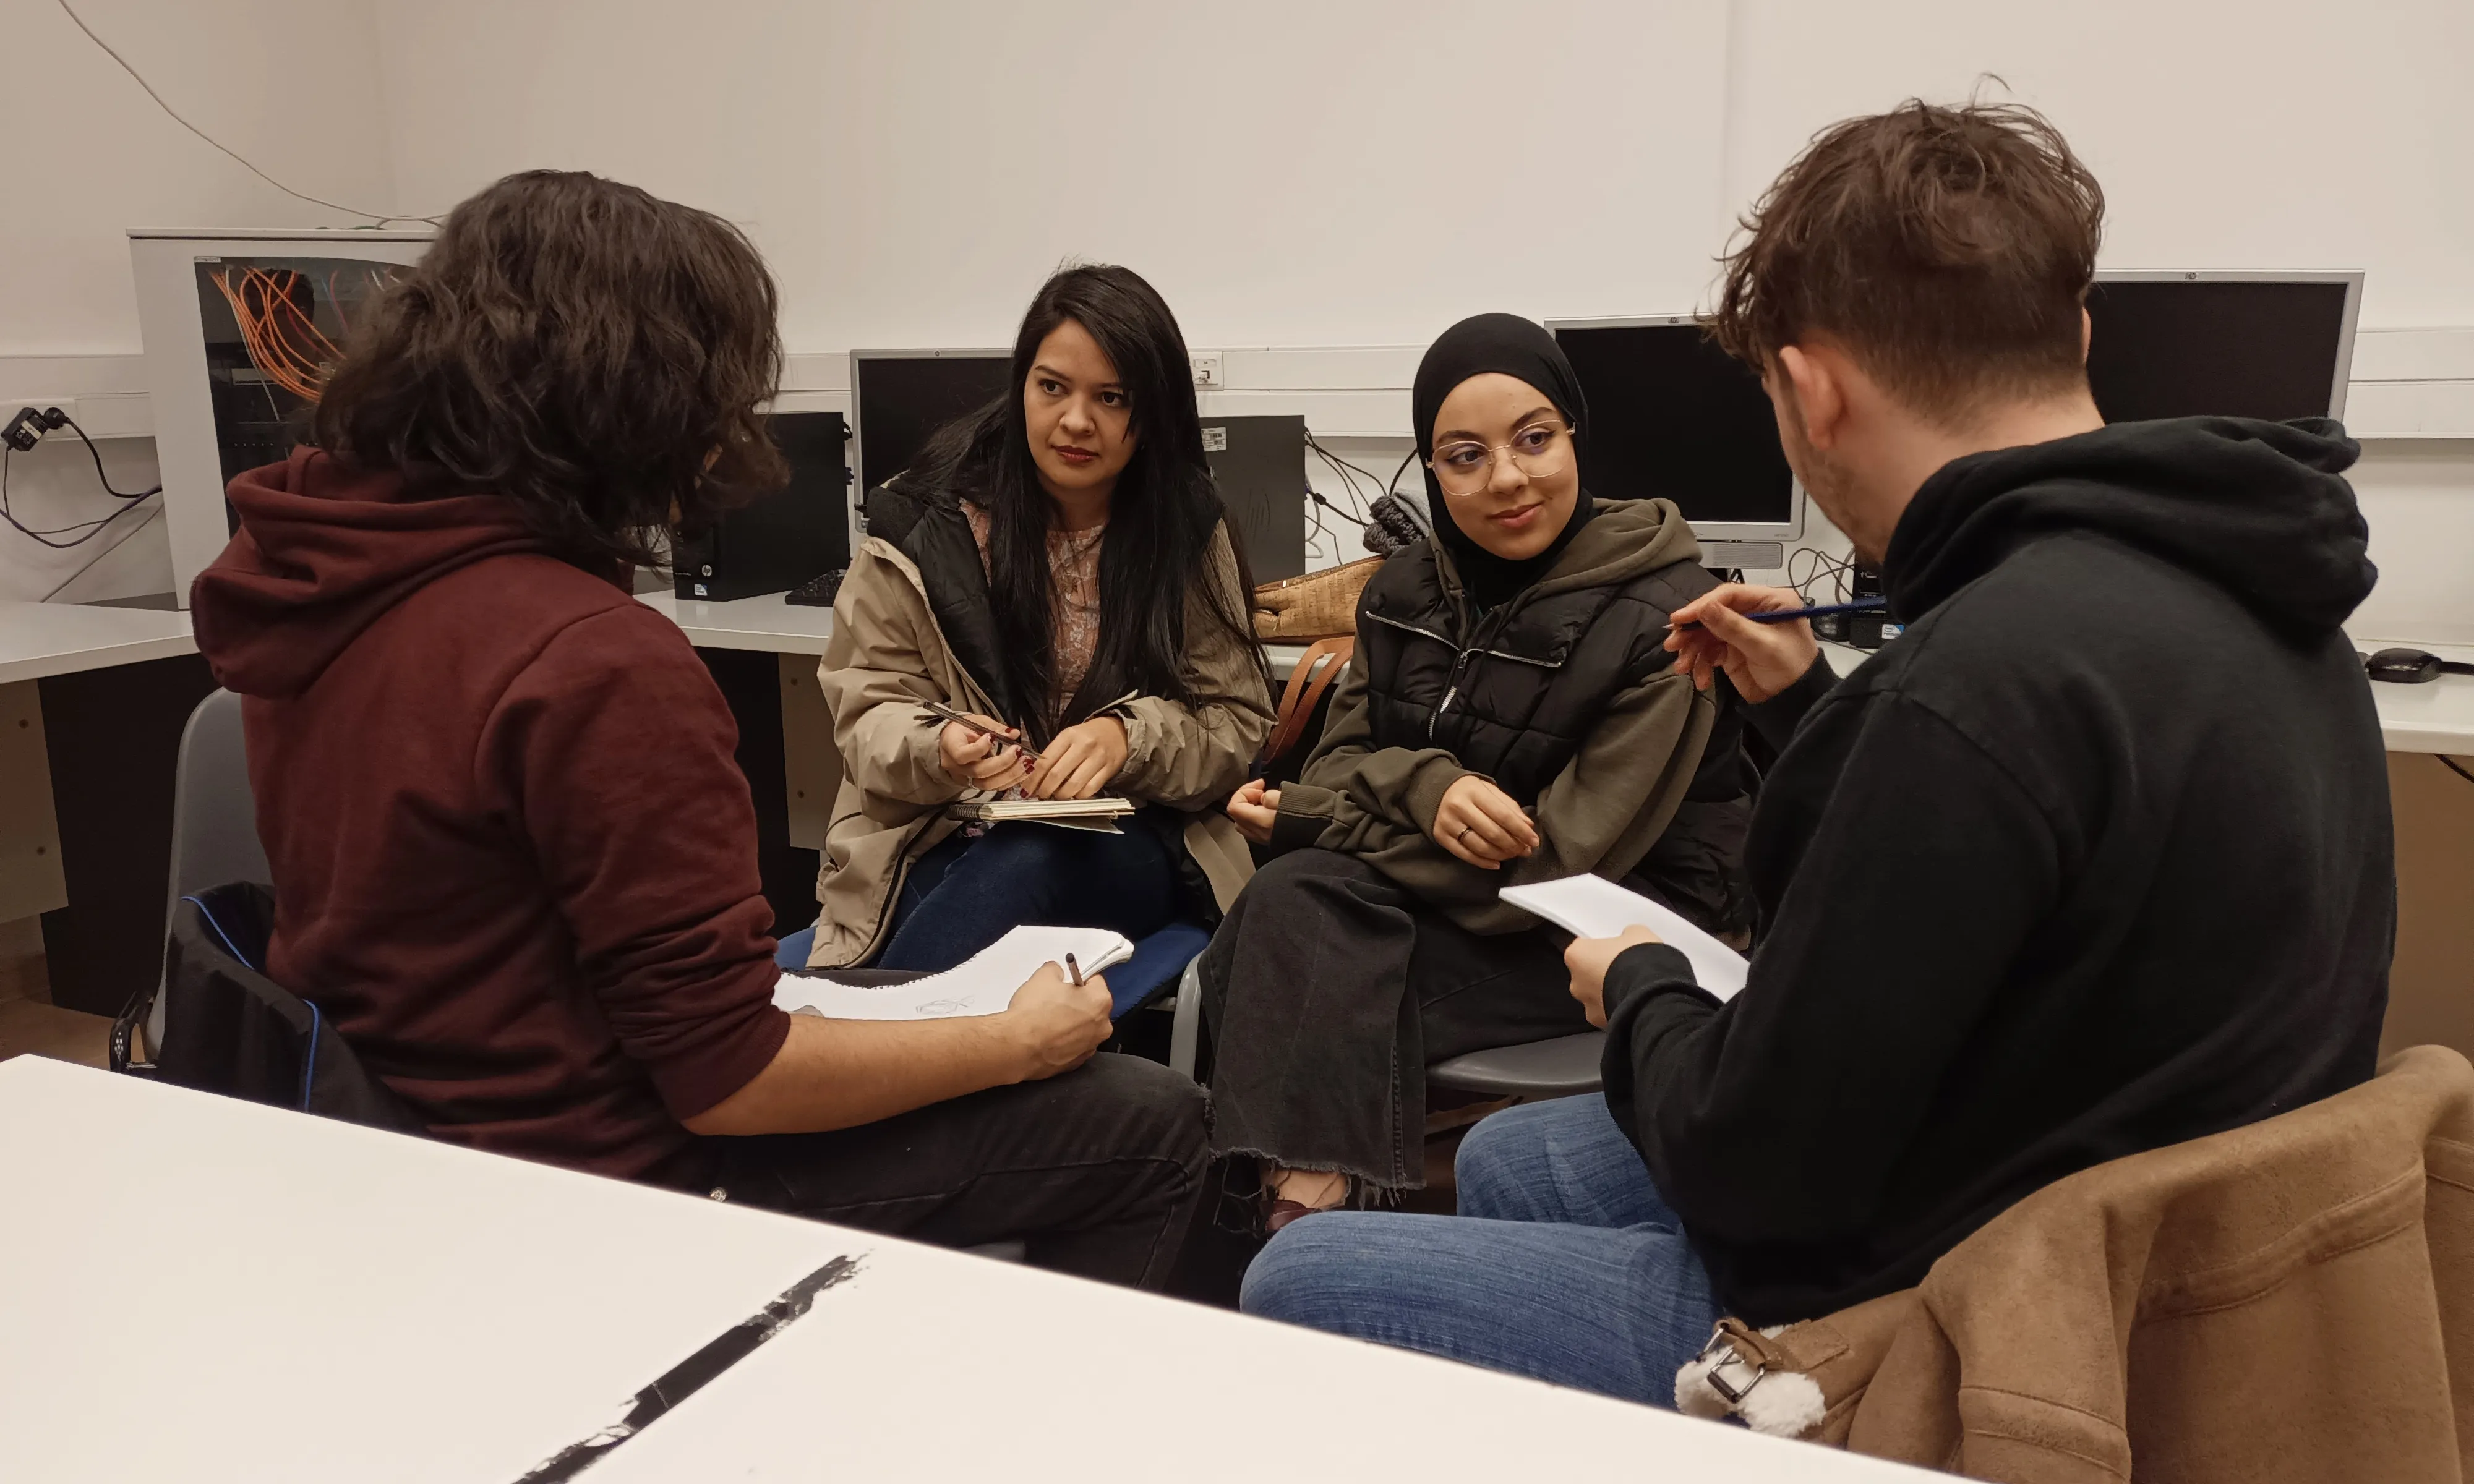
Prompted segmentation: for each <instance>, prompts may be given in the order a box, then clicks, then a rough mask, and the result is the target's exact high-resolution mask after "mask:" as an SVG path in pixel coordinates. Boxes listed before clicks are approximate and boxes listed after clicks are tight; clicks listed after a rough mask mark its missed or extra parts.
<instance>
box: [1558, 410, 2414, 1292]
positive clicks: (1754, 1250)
mask: <svg viewBox="0 0 2474 1484" xmlns="http://www.w3.org/2000/svg"><path fill="white" fill-rule="evenodd" d="M2357 451H2358V450H2357V448H2356V446H2355V444H2354V443H2352V442H2351V441H2350V440H2348V439H2347V438H2345V436H2344V434H2343V432H2342V430H2341V429H2340V428H2338V427H2337V426H2336V425H2335V424H2333V423H2325V422H2312V423H2295V424H2286V425H2278V424H2273V423H2262V422H2247V421H2237V420H2233V419H2185V420H2179V421H2171V422H2149V423H2124V424H2120V425H2117V426H2113V427H2108V428H2104V429H2101V430H2099V431H2097V432H2093V433H2088V434H2084V435H2082V436H2079V437H2076V438H2069V439H2062V440H2059V441H2056V442H2053V443H2040V444H2035V445H2032V446H2028V447H2023V448H2010V449H2002V450H2000V451H1996V452H1992V453H1984V454H1977V455H1974V456H1971V457H1969V458H1965V459H1960V460H1957V461H1955V462H1953V463H1952V464H1951V465H1949V466H1948V467H1945V468H1943V469H1942V470H1941V471H1940V472H1938V473H1936V474H1935V475H1934V476H1933V477H1932V478H1931V479H1930V480H1928V481H1927V482H1926V484H1925V486H1924V488H1923V489H1922V490H1921V491H1918V492H1917V494H1916V497H1915V500H1914V503H1913V504H1912V505H1910V506H1909V507H1908V509H1907V511H1906V513H1905V515H1904V517H1902V519H1901V520H1900V522H1899V526H1898V529H1897V530H1896V532H1895V533H1894V534H1893V535H1892V538H1891V541H1890V550H1889V554H1888V557H1887V560H1886V561H1885V562H1884V566H1883V575H1884V578H1885V580H1886V584H1887V586H1888V590H1889V593H1890V602H1891V607H1892V609H1893V610H1894V611H1895V612H1896V613H1897V615H1898V616H1899V617H1900V618H1901V619H1902V620H1904V622H1905V623H1906V624H1907V626H1908V627H1907V630H1906V633H1905V635H1904V637H1902V638H1900V639H1899V640H1897V641H1896V642H1894V643H1892V644H1891V645H1890V646H1889V647H1888V648H1886V649H1884V650H1882V651H1881V652H1880V654H1879V655H1877V656H1875V657H1874V658H1872V659H1871V660H1870V661H1869V662H1867V663H1866V664H1865V665H1864V666H1863V668H1861V669H1859V670H1857V671H1856V673H1855V674H1854V675H1852V676H1849V677H1848V678H1847V680H1846V681H1844V682H1839V683H1837V684H1835V685H1834V686H1833V685H1832V684H1831V681H1830V679H1829V675H1828V666H1827V664H1826V662H1824V663H1816V664H1815V665H1814V667H1813V670H1812V672H1811V673H1810V674H1808V675H1807V677H1806V678H1805V680H1804V681H1803V682H1800V683H1799V684H1798V685H1797V686H1796V687H1794V688H1792V689H1790V690H1789V691H1788V692H1787V693H1785V694H1783V695H1781V696H1779V697H1777V698H1775V699H1773V700H1772V701H1771V702H1769V703H1767V704H1765V705H1763V706H1755V707H1751V708H1749V711H1748V716H1749V718H1750V720H1751V721H1752V722H1753V724H1754V725H1756V726H1758V727H1761V728H1762V729H1763V730H1765V731H1768V732H1770V733H1771V734H1772V736H1773V738H1774V739H1775V740H1777V741H1780V742H1782V743H1783V744H1784V751H1783V754H1782V756H1781V757H1780V759H1779V762H1778V764H1777V766H1776V768H1775V769H1774V771H1773V773H1772V775H1771V777H1770V778H1769V779H1768V780H1767V781H1766V782H1765V783H1764V785H1763V787H1762V791H1761V795H1760V801H1759V806H1758V811H1757V813H1756V815H1755V817H1754V822H1753V828H1752V835H1751V839H1750V842H1749V845H1748V849H1747V860H1746V866H1747V871H1748V874H1749V875H1750V877H1751V881H1752V886H1753V890H1754V893H1755V896H1756V898H1757V899H1758V905H1759V910H1760V913H1761V922H1762V934H1761V939H1760V946H1759V948H1758V951H1757V952H1756V954H1755V956H1754V959H1753V969H1752V977H1751V982H1750V983H1749V984H1748V985H1747V986H1746V988H1745V989H1744V991H1743V993H1741V994H1739V995H1737V996H1736V997H1735V998H1734V1000H1733V1001H1732V1002H1730V1003H1728V1004H1726V1005H1724V1006H1721V1005H1719V1004H1718V1003H1717V1002H1716V1001H1715V1000H1713V999H1712V998H1711V997H1710V996H1709V995H1708V994H1706V993H1703V992H1702V991H1700V990H1699V989H1697V988H1694V987H1693V985H1692V983H1691V979H1690V969H1689V967H1688V966H1687V965H1686V963H1685V961H1684V958H1683V956H1682V955H1681V954H1679V953H1677V952H1675V951H1674V950H1673V949H1671V948H1667V947H1664V946H1653V947H1644V948H1636V949H1633V950H1632V951H1630V952H1628V953H1626V954H1625V955H1624V956H1623V957H1622V958H1621V959H1619V960H1617V961H1616V964H1615V966H1614V969H1613V971H1612V972H1611V973H1610V974H1609V976H1608V985H1607V1008H1608V1011H1609V1013H1610V1016H1611V1017H1612V1022H1611V1027H1610V1028H1611V1031H1612V1035H1611V1037H1610V1041H1609V1045H1608V1048H1607V1058H1606V1085H1607V1102H1608V1104H1609V1106H1610V1108H1611V1109H1612V1110H1613V1113H1614V1115H1615V1118H1616V1121H1617V1122H1618V1123H1619V1124H1621V1125H1622V1127H1623V1128H1624V1130H1625V1131H1626V1133H1627V1134H1628V1135H1630V1137H1632V1139H1633V1141H1634V1142H1635V1144H1636V1145H1637V1146H1638V1148H1639V1150H1640V1152H1641V1155H1642V1158H1643V1159H1644V1160H1646V1161H1647V1162H1648V1164H1649V1168H1650V1171H1651V1173H1652V1174H1653V1175H1654V1176H1655V1177H1656V1179H1657V1181H1658V1185H1659V1188H1660V1190H1661V1193H1663V1194H1664V1196H1665V1197H1666V1199H1667V1201H1668V1202H1669V1203H1670V1204H1671V1205H1672V1206H1673V1207H1674V1209H1676V1211H1677V1212H1678V1213H1679V1214H1680V1215H1682V1217H1683V1218H1684V1222H1685V1226H1686V1230H1687V1232H1688V1233H1690V1235H1691V1238H1692V1241H1693V1245H1694V1247H1695V1249H1696V1250H1697V1251H1698V1252H1699V1254H1700V1256H1701V1257H1702V1260H1703V1262H1704V1263H1705V1264H1706V1265H1707V1267H1708V1268H1709V1271H1710V1278H1711V1279H1712V1281H1714V1282H1715V1284H1716V1287H1717V1290H1718V1293H1719V1295H1720V1297H1721V1299H1722V1300H1723V1301H1724V1302H1725V1304H1727V1305H1728V1308H1729V1309H1730V1311H1731V1312H1733V1313H1734V1314H1736V1315H1738V1316H1739V1317H1741V1318H1743V1319H1745V1320H1746V1321H1748V1322H1750V1323H1753V1324H1757V1325H1766V1324H1775V1323H1782V1322H1786V1321H1792V1320H1799V1319H1807V1318H1811V1317H1814V1316H1816V1315H1820V1314H1824V1313H1828V1312H1830V1311H1831V1310H1833V1309H1837V1308H1840V1307H1843V1306H1845V1305H1847V1304H1854V1303H1856V1302H1859V1301H1861V1300H1864V1299H1867V1298H1871V1297H1874V1296H1876V1295H1878V1294H1882V1293H1887V1292H1890V1291H1892V1290H1895V1289H1898V1288H1903V1287H1905V1286H1908V1285H1910V1284H1913V1283H1914V1282H1916V1281H1918V1280H1920V1279H1922V1278H1923V1277H1924V1274H1925V1271H1926V1269H1927V1268H1928V1267H1929V1266H1930V1265H1931V1264H1932V1262H1933V1260H1934V1259H1935V1258H1936V1257H1940V1256H1941V1255H1942V1254H1943V1253H1944V1252H1947V1251H1949V1250H1950V1249H1951V1248H1952V1247H1953V1246H1954V1245H1955V1244H1956V1243H1957V1242H1959V1241H1960V1240H1961V1239H1962V1238H1964V1237H1965V1236H1966V1235H1967V1234H1968V1233H1971V1232H1973V1231H1975V1230H1976V1229H1977V1227H1979V1226H1981V1225H1983V1224H1984V1223H1985V1222H1986V1221H1988V1220H1990V1219H1992V1217H1994V1216H1995V1215H1997V1214H1999V1213H2000V1212H2001V1210H2002V1209H2004V1208H2006V1207H2008V1206H2009V1205H2010V1204H2011V1203H2012V1202H2014V1201H2017V1200H2018V1199H2019V1198H2020V1197H2022V1196H2024V1195H2025V1194H2027V1193H2028V1192H2029V1191H2031V1190H2034V1189H2036V1188H2037V1187H2038V1186H2041V1185H2046V1184H2049V1183H2050V1182H2051V1181H2054V1180H2056V1179H2059V1178H2060V1177H2062V1176H2064V1175H2067V1174H2069V1173H2071V1172H2073V1171H2074V1170H2078V1169H2083V1168H2085V1167H2087V1166H2090V1165H2093V1164H2098V1163H2100V1162H2102V1161H2107V1160H2112V1159H2115V1158H2118V1157H2120V1156H2122V1155H2127V1154H2132V1153H2135V1152H2137V1151H2140V1150H2145V1149H2152V1148H2157V1147H2160V1146H2162V1145H2166V1144H2171V1143H2176V1142H2180V1141H2182V1140H2185V1139H2190V1138H2195V1137H2201V1136H2204V1135H2208V1134H2213V1133H2217V1132H2219V1131H2221V1130H2224V1129H2228V1128H2232V1127H2235V1126H2238V1125H2241V1124H2244V1123H2249V1122H2253V1121H2255V1120H2258V1119H2261V1118H2265V1117H2268V1116H2269V1115H2271V1114H2274V1113H2283V1112H2285V1111H2287V1110H2289V1109H2292V1108H2295V1107H2298V1106H2300V1105H2301V1104H2304V1103H2308V1102H2311V1101H2313V1100H2315V1099H2317V1098H2321V1097H2325V1096H2327V1095H2329V1094H2331V1093H2333V1092H2336V1091H2339V1090H2341V1089H2344V1088H2347V1087H2350V1086H2352V1085H2354V1084H2356V1083H2358V1082H2361V1081H2362V1080H2364V1079H2365V1078H2366V1077H2368V1076H2369V1075H2370V1072H2371V1067H2372V1062H2373V1059H2374V1056H2375V1055H2376V1051H2377V1047H2378V1044H2379V1037H2380V1020H2381V1016H2382V1014H2383V1012H2384V1010H2385V1008H2386V1005H2387V999H2388V966H2389V949H2390V946H2391V945H2392V942H2393V937H2394V927H2395V921H2396V882H2395V873H2394V864H2393V856H2392V850H2391V844H2390V835H2389V790H2388V771H2387V760H2386V757H2385V755H2384V749H2383V746H2382V743H2381V740H2380V730H2379V722H2378V718H2377V717H2376V716H2375V715H2374V713H2373V711H2372V707H2371V699H2370V694H2369V689H2368V686H2367V685H2366V684H2365V680H2364V675H2363V667H2362V665H2361V663H2360V662H2359V661H2358V660H2357V659H2356V658H2355V656H2354V652H2353V647H2352V645H2351V644H2350V643H2349V642H2348V641H2347V640H2346V638H2345V635H2344V634H2343V633H2342V632H2341V630H2340V629H2339V628H2338V625H2339V624H2340V623H2341V622H2342V621H2343V619H2344V618H2345V616H2346V615H2347V614H2349V613H2350V612H2352V611H2353V610H2354V608H2355V606H2356V605H2357V604H2359V603H2360V602H2361V601H2362V599H2363V598H2364V596H2365V594H2367V593H2368V592H2369V591H2370V588H2371V583H2372V581H2373V578H2374V576H2375V573H2374V572H2373V570H2372V567H2371V564H2370V562H2368V561H2367V560H2366V559H2365V556H2364V550H2365V529H2364V525H2363V520H2362V516H2361V514H2360V513H2359V511H2358V510H2357V509H2356V507H2355V503H2354V496H2353V491H2351V490H2350V489H2349V488H2348V487H2347V486H2346V484H2345V482H2344V480H2343V479H2342V478H2341V477H2340V471H2341V470H2342V469H2344V468H2345V467H2347V466H2348V465H2350V464H2351V463H2352V462H2353V460H2354V457H2355V455H2356V453H2357ZM1790 737H1791V740H1790Z"/></svg>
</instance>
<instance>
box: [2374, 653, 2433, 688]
mask: <svg viewBox="0 0 2474 1484" xmlns="http://www.w3.org/2000/svg"><path fill="white" fill-rule="evenodd" d="M2363 668H2364V669H2365V670H2367V671H2369V672H2370V677H2371V679H2373V680H2375V681H2387V682H2390V683H2392V684H2397V685H2421V684H2427V683H2428V682H2432V681H2436V680H2438V679H2439V668H2440V665H2439V657H2438V655H2434V654H2427V653H2425V652H2424V651H2422V650H2418V649H2384V650H2380V651H2379V652H2377V653H2376V654H2372V655H2368V656H2366V657H2365V658H2364V660H2363Z"/></svg>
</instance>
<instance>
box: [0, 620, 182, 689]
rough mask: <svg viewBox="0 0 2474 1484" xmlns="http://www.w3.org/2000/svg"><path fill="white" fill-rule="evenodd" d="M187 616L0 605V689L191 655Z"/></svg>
mask: <svg viewBox="0 0 2474 1484" xmlns="http://www.w3.org/2000/svg"><path fill="white" fill-rule="evenodd" d="M197 648H198V642H197V640H195V639H193V638H191V637H190V636H189V615H188V614H186V613H184V612H180V611H176V610H168V609H165V610H157V609H143V608H94V607H90V606H88V605H86V604H84V603H25V602H0V684H7V683H9V682H12V681H35V680H41V679H42V678H43V677H44V676H47V675H68V674H72V673H74V672H76V671H79V670H99V669H101V668H103V667H104V666H106V665H115V664H135V663H136V662H137V661H139V660H141V659H161V658H164V657H165V656H168V655H189V654H195V653H196V652H197Z"/></svg>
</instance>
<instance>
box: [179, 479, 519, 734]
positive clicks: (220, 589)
mask: <svg viewBox="0 0 2474 1484" xmlns="http://www.w3.org/2000/svg"><path fill="white" fill-rule="evenodd" d="M227 492H228V493H229V494H230V498H231V503H232V508H233V509H234V510H235V511H237V512H239V514H240V531H239V534H238V535H236V536H234V537H233V538H232V539H231V544H230V545H229V546H226V547H225V548H224V554H223V555H222V556H220V557H218V558H216V559H215V562H214V564H213V565H212V566H209V567H207V568H206V570H205V571H203V572H201V573H199V574H198V580H197V582H196V583H194V584H192V585H191V586H190V588H189V607H190V613H191V622H192V626H193V627H194V628H195V630H196V632H197V636H198V649H199V650H200V652H201V653H203V654H204V655H205V656H206V663H207V665H208V666H209V667H210V668H211V669H212V670H213V671H214V675H215V679H216V680H217V681H218V682H221V683H222V684H223V685H224V687H225V688H226V689H228V690H236V691H238V692H240V693H241V694H242V695H245V696H265V697H268V698H270V699H275V700H284V699H288V698H291V697H294V696H298V695H300V694H301V693H302V692H303V691H305V690H307V689H308V688H309V687H310V685H311V684H313V683H315V682H316V681H317V679H318V677H319V676H321V675H323V674H325V673H326V670H327V665H328V664H330V663H332V662H333V660H334V658H335V657H336V656H337V655H340V654H342V653H343V652H344V650H345V648H346V647H347V646H349V645H350V644H351V643H352V640H354V639H356V638H358V637H360V634H361V631H363V630H365V629H367V628H368V627H369V626H370V625H371V624H373V623H376V621H377V620H378V618H379V617H380V615H382V614H384V613H385V612H386V611H387V610H390V609H392V608H394V607H395V606H396V605H397V604H399V603H400V602H402V601H403V600H404V599H405V598H406V597H408V596H410V595H411V594H412V593H413V592H415V591H417V590H419V589H420V588H421V587H422V586H424V584H427V583H431V582H434V581H436V580H437V579H439V578H441V577H444V576H445V575H447V574H448V573H449V572H452V571H454V570H455V569H456V568H458V567H464V566H470V565H471V564H473V562H480V561H483V560H485V559H487V558H490V557H499V556H507V555H510V554H514V553H519V552H537V551H541V550H543V549H544V548H543V545H542V542H541V539H540V538H538V537H536V536H535V535H533V534H532V532H531V531H529V530H528V529H526V528H525V526H524V523H523V520H522V518H521V516H520V515H518V514H517V511H516V507H515V505H514V503H513V502H511V501H509V500H507V499H505V498H503V497H501V496H499V495H495V494H453V495H447V496H444V497H441V498H431V499H418V498H414V497H413V496H412V495H411V494H409V493H408V492H407V491H406V489H405V485H404V480H403V476H402V475H400V474H398V473H394V472H392V471H384V472H363V471H359V470H355V469H353V468H352V467H350V466H348V465H346V464H345V463H343V462H342V461H341V460H338V459H335V458H333V457H331V456H329V455H327V454H326V453H324V452H321V451H320V450H318V449H315V448H296V449H294V450H293V451H292V456H291V457H290V458H288V459H286V460H284V461H283V462H282V463H280V464H270V465H268V466H266V467H264V468H255V469H251V470H249V471H248V472H247V473H244V474H242V475H240V476H239V477H238V478H235V479H234V480H233V481H232V482H231V487H230V490H229V491H227Z"/></svg>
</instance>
